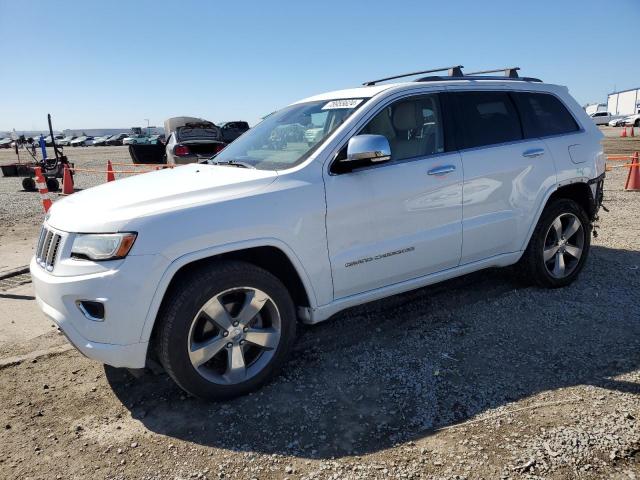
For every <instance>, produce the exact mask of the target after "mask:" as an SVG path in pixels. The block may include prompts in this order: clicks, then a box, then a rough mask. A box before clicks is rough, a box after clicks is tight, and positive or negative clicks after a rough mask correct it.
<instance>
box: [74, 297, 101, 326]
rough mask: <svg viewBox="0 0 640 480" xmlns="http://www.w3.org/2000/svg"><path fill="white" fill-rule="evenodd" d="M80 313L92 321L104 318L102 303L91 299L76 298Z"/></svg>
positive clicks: (99, 320)
mask: <svg viewBox="0 0 640 480" xmlns="http://www.w3.org/2000/svg"><path fill="white" fill-rule="evenodd" d="M76 305H78V308H79V309H80V311H81V312H82V314H83V315H84V316H85V317H87V318H88V319H89V320H92V321H94V322H102V321H103V320H104V304H103V303H101V302H95V301H91V300H78V301H77V302H76Z"/></svg>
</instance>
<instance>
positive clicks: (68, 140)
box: [56, 135, 78, 147]
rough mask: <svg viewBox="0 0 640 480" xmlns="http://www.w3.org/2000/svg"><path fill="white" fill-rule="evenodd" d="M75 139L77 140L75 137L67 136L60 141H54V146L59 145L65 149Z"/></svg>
mask: <svg viewBox="0 0 640 480" xmlns="http://www.w3.org/2000/svg"><path fill="white" fill-rule="evenodd" d="M76 138H78V137H77V136H76V135H69V136H67V137H63V138H61V139H60V140H56V144H58V145H60V146H61V147H67V146H69V145H71V142H72V141H73V140H75V139H76Z"/></svg>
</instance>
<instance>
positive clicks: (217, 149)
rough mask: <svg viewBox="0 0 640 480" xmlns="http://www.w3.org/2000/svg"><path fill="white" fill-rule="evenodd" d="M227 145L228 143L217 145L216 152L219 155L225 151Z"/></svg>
mask: <svg viewBox="0 0 640 480" xmlns="http://www.w3.org/2000/svg"><path fill="white" fill-rule="evenodd" d="M226 146H227V144H226V143H216V145H215V147H214V152H215V153H218V152H221V151H222V150H224V147H226Z"/></svg>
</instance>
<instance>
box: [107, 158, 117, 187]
mask: <svg viewBox="0 0 640 480" xmlns="http://www.w3.org/2000/svg"><path fill="white" fill-rule="evenodd" d="M115 179H116V176H115V175H114V174H113V166H112V165H111V160H107V182H113V181H114V180H115Z"/></svg>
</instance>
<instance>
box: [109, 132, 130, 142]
mask: <svg viewBox="0 0 640 480" xmlns="http://www.w3.org/2000/svg"><path fill="white" fill-rule="evenodd" d="M128 136H129V135H127V134H126V133H116V134H114V135H111V136H110V137H109V139H108V140H107V145H122V142H123V140H124V139H125V138H127V137H128Z"/></svg>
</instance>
